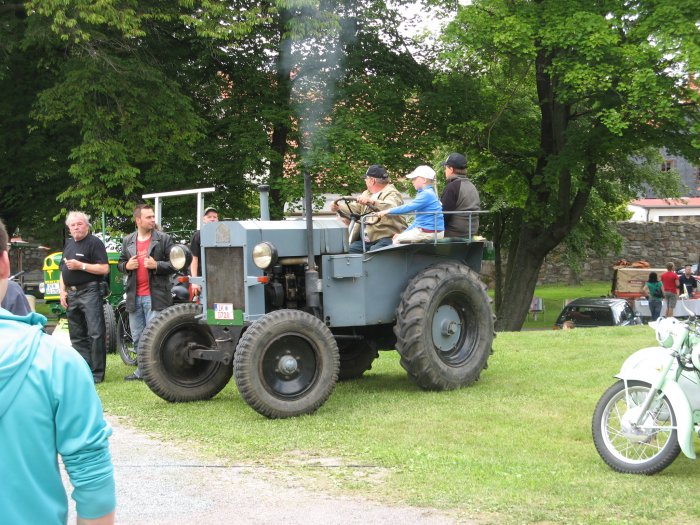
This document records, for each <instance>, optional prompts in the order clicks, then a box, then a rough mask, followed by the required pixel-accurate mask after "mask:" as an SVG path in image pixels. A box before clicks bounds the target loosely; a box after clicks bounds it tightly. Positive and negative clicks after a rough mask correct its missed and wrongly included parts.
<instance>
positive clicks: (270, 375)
mask: <svg viewBox="0 0 700 525" xmlns="http://www.w3.org/2000/svg"><path fill="white" fill-rule="evenodd" d="M338 367H339V357H338V345H337V343H336V342H335V338H334V337H333V334H332V333H331V331H330V330H329V329H328V327H327V326H326V325H325V324H323V323H322V322H321V321H320V320H319V319H318V318H316V317H314V316H313V315H311V314H308V313H306V312H302V311H300V310H275V311H272V312H270V313H268V314H267V315H265V316H263V317H261V318H260V319H258V320H257V321H255V322H254V323H253V324H252V325H250V327H249V328H248V330H246V332H245V333H244V334H243V337H241V339H240V341H239V342H238V346H237V347H236V352H235V357H234V365H233V370H234V378H235V380H236V385H238V391H239V392H240V394H241V396H242V397H243V399H244V400H245V401H246V403H248V404H249V405H250V406H251V407H252V408H253V409H254V410H256V411H257V412H259V413H260V414H262V415H263V416H266V417H269V418H273V419H280V418H286V417H294V416H299V415H302V414H310V413H312V412H314V411H316V410H317V409H318V408H319V407H320V406H321V405H323V403H325V402H326V400H327V399H328V398H329V397H330V395H331V393H332V392H333V388H334V387H335V383H336V381H337V380H338Z"/></svg>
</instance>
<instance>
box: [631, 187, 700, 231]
mask: <svg viewBox="0 0 700 525" xmlns="http://www.w3.org/2000/svg"><path fill="white" fill-rule="evenodd" d="M696 190H697V186H696ZM696 194H697V191H696ZM627 209H628V210H629V211H631V212H632V218H631V219H630V221H631V222H691V223H698V224H700V197H684V198H681V199H637V200H635V201H632V202H631V203H630V204H628V205H627Z"/></svg>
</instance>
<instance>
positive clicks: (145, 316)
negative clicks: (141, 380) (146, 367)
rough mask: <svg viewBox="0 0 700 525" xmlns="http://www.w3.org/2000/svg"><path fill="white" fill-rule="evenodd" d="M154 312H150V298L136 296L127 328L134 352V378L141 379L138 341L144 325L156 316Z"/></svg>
mask: <svg viewBox="0 0 700 525" xmlns="http://www.w3.org/2000/svg"><path fill="white" fill-rule="evenodd" d="M157 313H158V312H156V311H155V310H151V296H150V295H137V296H136V311H134V312H129V327H130V328H131V337H132V339H133V340H134V351H135V352H136V356H137V361H136V363H137V364H136V371H135V372H134V374H135V375H136V377H141V369H140V368H139V364H138V354H139V341H140V340H141V334H142V333H143V330H144V328H146V325H147V324H148V323H149V322H151V319H153V318H154V317H155V316H156V314H157Z"/></svg>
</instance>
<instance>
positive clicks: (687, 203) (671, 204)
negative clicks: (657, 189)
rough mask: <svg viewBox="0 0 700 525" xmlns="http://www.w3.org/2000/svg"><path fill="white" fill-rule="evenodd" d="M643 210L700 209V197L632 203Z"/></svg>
mask: <svg viewBox="0 0 700 525" xmlns="http://www.w3.org/2000/svg"><path fill="white" fill-rule="evenodd" d="M630 204H631V205H632V206H640V207H641V208H688V207H689V208H698V207H700V197H683V198H681V199H637V200H634V201H632V202H631V203H630Z"/></svg>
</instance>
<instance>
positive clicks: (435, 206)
mask: <svg viewBox="0 0 700 525" xmlns="http://www.w3.org/2000/svg"><path fill="white" fill-rule="evenodd" d="M406 178H408V179H411V182H412V183H413V187H414V188H415V189H416V191H417V192H418V193H417V194H416V198H415V199H413V200H412V201H411V202H409V203H408V204H404V205H403V206H397V207H395V208H389V209H387V210H382V211H380V212H377V215H378V216H380V217H383V216H384V215H387V214H391V215H397V214H402V213H411V212H415V213H416V218H415V220H414V221H413V224H411V225H410V226H409V227H408V228H407V229H406V230H405V231H403V232H401V233H398V234H396V235H394V244H401V243H407V242H420V241H432V240H434V239H435V238H437V239H442V238H443V237H444V236H445V219H444V216H443V214H442V205H441V204H440V201H439V200H438V198H437V194H436V193H435V189H434V188H433V181H434V180H435V170H433V168H431V167H430V166H418V167H417V168H416V169H415V170H413V171H412V172H411V173H409V174H408V175H406Z"/></svg>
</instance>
